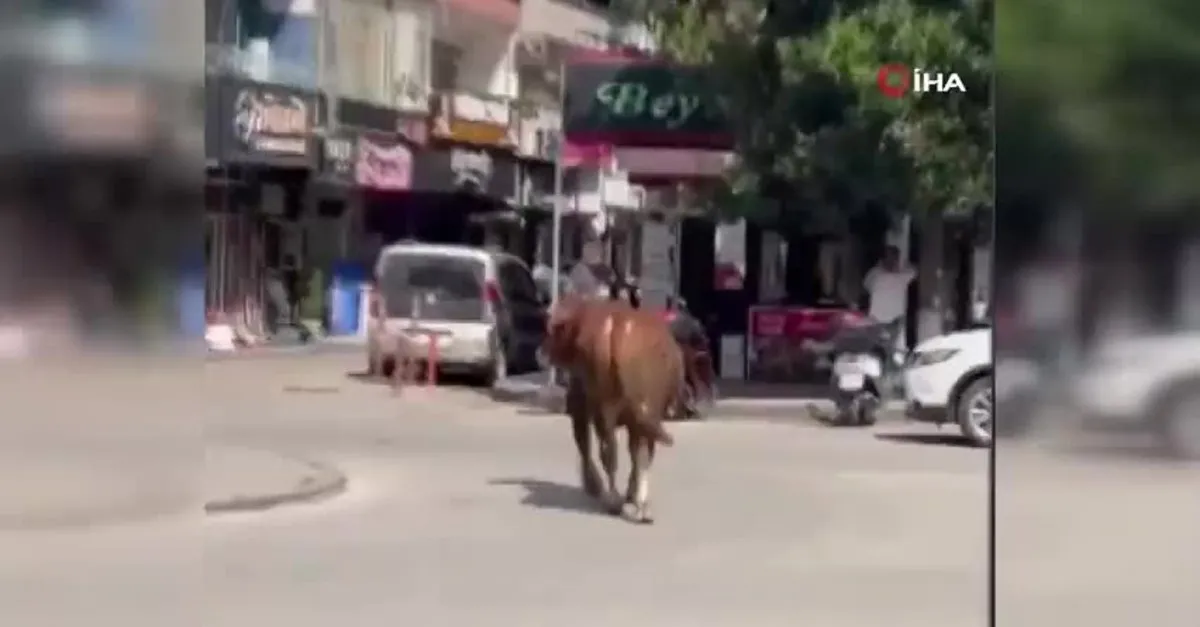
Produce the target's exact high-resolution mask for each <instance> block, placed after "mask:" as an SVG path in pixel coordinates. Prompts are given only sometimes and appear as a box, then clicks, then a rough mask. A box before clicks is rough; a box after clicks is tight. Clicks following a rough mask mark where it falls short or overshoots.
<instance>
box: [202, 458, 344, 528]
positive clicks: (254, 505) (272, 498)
mask: <svg viewBox="0 0 1200 627" xmlns="http://www.w3.org/2000/svg"><path fill="white" fill-rule="evenodd" d="M294 461H296V462H298V463H300V464H303V465H304V466H307V467H308V468H309V469H310V470H312V471H313V474H312V475H309V476H307V477H305V478H304V480H303V481H301V482H300V484H299V485H297V486H296V487H294V488H293V489H291V490H288V491H286V492H272V493H269V494H255V495H243V496H232V497H228V498H223V499H217V500H213V501H208V502H206V503H205V504H204V513H205V514H209V515H212V514H228V513H232V512H260V511H263V510H268V509H272V508H275V507H279V506H281V505H295V504H299V503H315V502H318V501H323V500H325V499H330V498H333V497H335V496H337V495H339V494H341V493H343V492H345V491H346V486H347V484H348V483H349V480H348V479H347V478H346V475H344V474H342V472H341V471H340V470H338V469H336V468H334V467H332V466H328V465H326V464H320V463H317V462H312V461H305V460H294Z"/></svg>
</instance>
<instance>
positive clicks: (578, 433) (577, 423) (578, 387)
mask: <svg viewBox="0 0 1200 627" xmlns="http://www.w3.org/2000/svg"><path fill="white" fill-rule="evenodd" d="M567 415H568V416H570V417H571V435H572V437H574V438H575V448H576V449H577V450H578V451H579V477H580V481H581V482H582V484H583V491H584V492H586V493H587V495H588V496H591V497H593V498H600V495H601V493H602V492H603V491H604V486H603V481H602V479H601V478H600V469H599V468H597V467H596V459H595V457H593V456H592V426H591V423H592V416H591V415H590V413H589V409H588V401H587V397H586V394H585V392H584V389H583V382H582V381H581V380H580V378H579V377H571V380H570V381H569V382H568V384H567Z"/></svg>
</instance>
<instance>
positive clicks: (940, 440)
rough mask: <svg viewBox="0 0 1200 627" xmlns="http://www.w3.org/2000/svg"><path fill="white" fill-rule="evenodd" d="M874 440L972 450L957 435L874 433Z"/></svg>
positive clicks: (960, 436)
mask: <svg viewBox="0 0 1200 627" xmlns="http://www.w3.org/2000/svg"><path fill="white" fill-rule="evenodd" d="M875 439H876V440H883V441H885V442H899V443H901V444H923V445H926V446H957V447H961V448H974V446H973V445H972V444H971V441H970V440H968V439H967V438H966V437H964V436H962V435H960V434H958V433H876V434H875Z"/></svg>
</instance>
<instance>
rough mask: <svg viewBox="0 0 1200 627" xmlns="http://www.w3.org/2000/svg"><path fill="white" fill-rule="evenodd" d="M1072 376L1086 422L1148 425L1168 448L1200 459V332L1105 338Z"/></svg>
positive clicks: (1075, 397)
mask: <svg viewBox="0 0 1200 627" xmlns="http://www.w3.org/2000/svg"><path fill="white" fill-rule="evenodd" d="M1073 379H1074V380H1073V382H1072V385H1071V386H1070V390H1069V392H1070V394H1071V396H1072V400H1073V401H1074V406H1075V408H1076V409H1078V410H1080V412H1081V413H1082V417H1083V418H1084V420H1085V421H1086V423H1087V424H1089V425H1093V426H1099V427H1106V428H1112V427H1123V428H1131V430H1149V431H1151V432H1153V433H1154V434H1155V435H1156V436H1157V437H1158V438H1159V442H1160V444H1161V445H1162V446H1163V447H1164V449H1165V450H1166V452H1167V453H1170V454H1172V455H1174V456H1176V457H1179V458H1183V459H1188V460H1200V333H1197V332H1194V331H1192V332H1178V333H1165V334H1162V335H1143V336H1134V337H1126V338H1120V339H1108V340H1105V341H1103V342H1101V344H1100V346H1098V347H1096V349H1095V350H1094V351H1093V353H1092V356H1091V358H1089V359H1087V360H1086V361H1085V362H1084V363H1083V364H1081V365H1080V368H1079V369H1078V371H1077V372H1076V373H1075V376H1074V378H1073Z"/></svg>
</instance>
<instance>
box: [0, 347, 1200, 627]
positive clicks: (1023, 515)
mask: <svg viewBox="0 0 1200 627" xmlns="http://www.w3.org/2000/svg"><path fill="white" fill-rule="evenodd" d="M359 361H361V360H357V359H354V358H353V357H338V356H324V357H320V358H315V357H314V358H304V359H284V358H280V359H278V360H272V359H260V360H254V361H252V362H236V361H230V362H226V363H222V364H219V365H213V366H211V367H209V368H208V370H207V372H206V375H205V380H204V384H203V385H202V386H197V387H198V389H197V390H194V391H193V392H191V394H192V396H187V394H188V393H186V392H184V391H183V388H179V391H177V392H176V394H175V398H176V402H177V403H178V404H188V406H189V407H190V406H192V405H193V404H194V406H195V407H197V408H200V409H195V408H193V409H191V410H189V411H188V412H182V411H181V412H178V413H179V414H180V416H181V417H186V418H187V419H191V420H202V421H203V437H204V438H206V439H208V440H210V441H214V442H219V443H221V444H228V445H236V446H247V447H254V448H267V449H271V450H276V451H279V452H283V453H287V454H290V455H299V456H306V457H311V458H318V459H320V460H322V461H324V462H326V463H330V464H334V465H336V466H338V467H340V468H341V469H342V470H343V471H344V472H345V473H346V475H347V476H348V477H349V479H350V485H349V490H348V491H347V493H346V494H344V495H343V496H341V497H338V498H336V499H334V500H331V501H328V502H325V503H321V504H317V505H311V506H291V507H286V508H280V509H276V510H271V511H267V512H262V513H255V514H245V515H227V516H222V517H209V518H202V517H201V516H200V515H199V514H197V513H195V511H196V510H191V509H187V510H184V509H180V508H178V507H177V506H169V505H167V504H162V505H161V506H159V507H158V509H157V510H154V508H150V509H151V510H153V511H151V512H150V513H148V512H147V511H146V508H143V509H142V510H137V513H136V515H134V514H133V513H131V514H130V517H129V519H128V520H127V521H124V522H115V523H114V522H112V521H111V520H108V522H109V524H108V525H106V526H104V527H97V528H91V529H88V528H82V527H76V528H73V529H65V530H64V529H58V530H49V529H43V530H39V529H36V528H33V526H32V525H31V528H26V529H21V530H14V531H8V532H3V533H0V553H2V554H3V555H4V556H5V559H3V560H0V608H3V609H2V610H0V614H2V615H4V616H5V617H7V618H9V619H10V620H9V622H11V623H13V624H20V625H29V626H33V625H83V624H89V623H97V622H99V623H101V624H109V623H111V624H122V625H126V626H133V627H139V626H141V625H146V626H155V627H157V626H159V625H164V624H174V623H180V622H181V621H182V622H194V623H196V624H205V625H214V626H259V625H289V626H295V627H303V626H307V625H313V626H318V625H319V626H322V627H325V626H328V625H335V624H345V625H353V626H355V627H357V626H360V625H362V626H373V625H380V626H385V625H387V626H391V625H396V624H399V623H412V624H421V625H432V626H440V625H445V626H458V625H464V626H466V625H471V626H474V625H481V624H482V625H521V626H522V627H539V626H541V625H547V626H549V625H554V626H555V627H561V626H562V625H571V626H572V627H586V626H590V625H596V626H599V625H604V626H610V625H614V624H618V625H629V626H643V625H644V626H647V627H664V626H670V625H681V626H682V625H687V626H688V627H696V626H704V625H712V626H718V625H721V626H724V625H755V626H760V625H761V626H771V625H780V626H783V625H787V626H789V627H792V626H794V625H798V624H811V625H821V626H823V627H826V626H832V627H838V626H859V625H861V626H864V627H867V626H870V627H877V626H878V625H891V626H908V625H911V626H913V627H941V626H943V625H944V626H946V627H964V626H970V625H984V624H986V622H987V608H988V586H989V579H988V566H987V560H988V549H989V543H988V534H989V529H988V519H989V514H988V512H989V509H988V508H989V499H988V495H989V490H988V483H987V471H988V456H987V453H986V451H980V450H975V449H968V448H964V447H961V446H957V445H956V444H955V441H954V439H953V438H949V437H937V436H935V435H931V433H932V432H931V431H930V430H929V429H926V428H923V427H913V426H908V425H903V424H888V425H883V426H881V427H879V428H877V429H875V430H874V431H871V430H849V429H829V428H824V427H820V426H817V425H813V424H811V423H807V422H798V423H796V424H787V423H781V422H779V421H772V422H769V423H767V422H756V421H730V422H724V421H722V422H712V423H686V424H676V425H672V430H673V432H674V434H675V435H676V439H677V444H676V446H675V447H674V448H671V449H665V450H663V451H662V453H661V454H660V456H659V459H658V461H657V463H656V466H655V472H654V482H653V484H654V497H655V512H656V515H657V518H658V522H657V523H656V524H655V525H653V526H649V527H645V526H636V525H632V524H628V523H625V522H623V521H621V520H618V519H614V518H611V517H608V516H605V515H602V514H598V513H596V512H594V511H593V510H592V509H591V508H590V507H588V504H587V503H586V501H584V500H583V499H582V498H581V497H580V495H579V493H578V490H577V489H576V488H575V485H576V477H575V473H574V468H575V465H574V459H573V451H572V449H571V445H570V443H569V436H568V434H567V426H566V424H565V423H564V422H563V419H562V418H558V417H553V416H547V415H538V414H535V413H523V412H521V411H519V410H517V409H515V408H513V407H507V406H498V405H495V404H493V403H491V402H490V401H488V400H487V399H485V398H483V397H482V396H480V395H478V394H475V393H472V392H464V391H437V392H428V391H424V390H418V389H413V390H409V391H408V392H406V394H405V395H404V397H402V398H394V397H392V396H391V395H390V394H389V393H388V391H387V390H386V389H385V388H382V387H379V386H373V385H368V384H365V383H363V382H360V381H357V380H354V379H352V378H348V377H346V370H347V369H349V368H353V367H357V366H358V362H359ZM130 424H133V423H132V422H131V423H130ZM914 433H917V434H919V437H912V434H914ZM894 434H900V436H899V437H896V436H894ZM889 436H891V437H889ZM139 441H140V442H142V444H143V445H145V440H144V439H143V440H139ZM139 459H140V458H139ZM147 459H150V458H147ZM154 459H155V460H159V458H154ZM997 459H998V464H999V465H998V469H999V475H998V478H999V480H1000V481H1001V490H1002V492H1001V497H1000V499H999V502H998V511H999V515H1000V516H1001V522H1000V524H999V528H998V532H997V536H998V537H997V546H998V549H999V551H1000V560H999V564H1000V567H1001V568H1000V571H999V573H998V582H999V585H1000V588H1001V589H1000V590H999V591H998V598H999V600H1000V601H1001V603H1002V605H1001V609H1000V610H999V611H998V613H997V617H998V619H999V621H1000V624H1011V625H1022V626H1023V627H1024V626H1029V625H1033V626H1038V625H1051V624H1053V625H1055V626H1056V627H1057V625H1059V624H1063V623H1067V622H1074V623H1083V622H1084V621H1087V623H1086V624H1089V625H1126V624H1134V623H1132V622H1129V619H1132V618H1134V617H1135V616H1142V619H1141V620H1142V622H1144V620H1145V612H1146V610H1148V609H1149V610H1153V612H1152V613H1153V614H1154V620H1155V625H1156V627H1158V626H1161V625H1185V624H1186V625H1192V624H1194V617H1195V616H1196V615H1197V613H1196V610H1197V609H1200V608H1198V607H1197V603H1196V600H1195V596H1196V595H1194V594H1190V595H1185V594H1181V593H1182V592H1184V591H1187V590H1190V589H1191V587H1192V586H1193V584H1194V582H1195V581H1198V580H1200V579H1197V578H1196V576H1195V575H1196V574H1198V573H1197V565H1198V564H1200V559H1197V558H1198V557H1200V555H1198V554H1197V553H1200V550H1197V549H1196V548H1194V547H1200V543H1196V542H1195V535H1196V530H1197V529H1200V527H1198V526H1197V525H1196V524H1195V523H1196V522H1198V521H1200V499H1196V498H1195V495H1196V490H1195V486H1196V485H1200V483H1197V482H1195V481H1194V480H1195V478H1196V474H1195V471H1194V470H1193V469H1188V468H1179V467H1173V466H1165V465H1161V464H1156V463H1147V462H1144V461H1142V460H1139V459H1130V458H1128V457H1124V456H1122V457H1114V456H1095V455H1090V456H1082V457H1081V456H1078V455H1070V456H1068V455H1065V454H1064V453H1063V452H1062V451H1061V450H1058V449H1055V450H1049V451H1043V450H1040V449H1039V448H1037V447H1030V446H1022V447H1016V446H1013V447H1002V448H1001V455H1000V456H998V458H997ZM131 463H132V462H131ZM145 463H146V464H149V463H150V462H149V461H147V462H145ZM155 463H159V462H158V461H156V462H155ZM145 468H146V470H147V471H149V469H150V467H149V466H146V467H145ZM155 469H156V470H159V471H160V470H161V469H160V468H158V467H155ZM156 474H157V475H159V476H160V477H161V475H162V473H161V472H157V473H156ZM181 476H182V475H181ZM179 487H180V489H181V490H183V489H184V488H185V487H186V486H185V484H184V483H180V484H179ZM164 503H165V502H164ZM130 511H131V512H133V511H135V510H130ZM1164 514H1166V515H1164ZM1189 540H1190V541H1191V542H1189ZM1133 573H1136V576H1133V575H1132V574H1133ZM1138 612H1141V614H1138ZM193 617H194V620H193Z"/></svg>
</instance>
